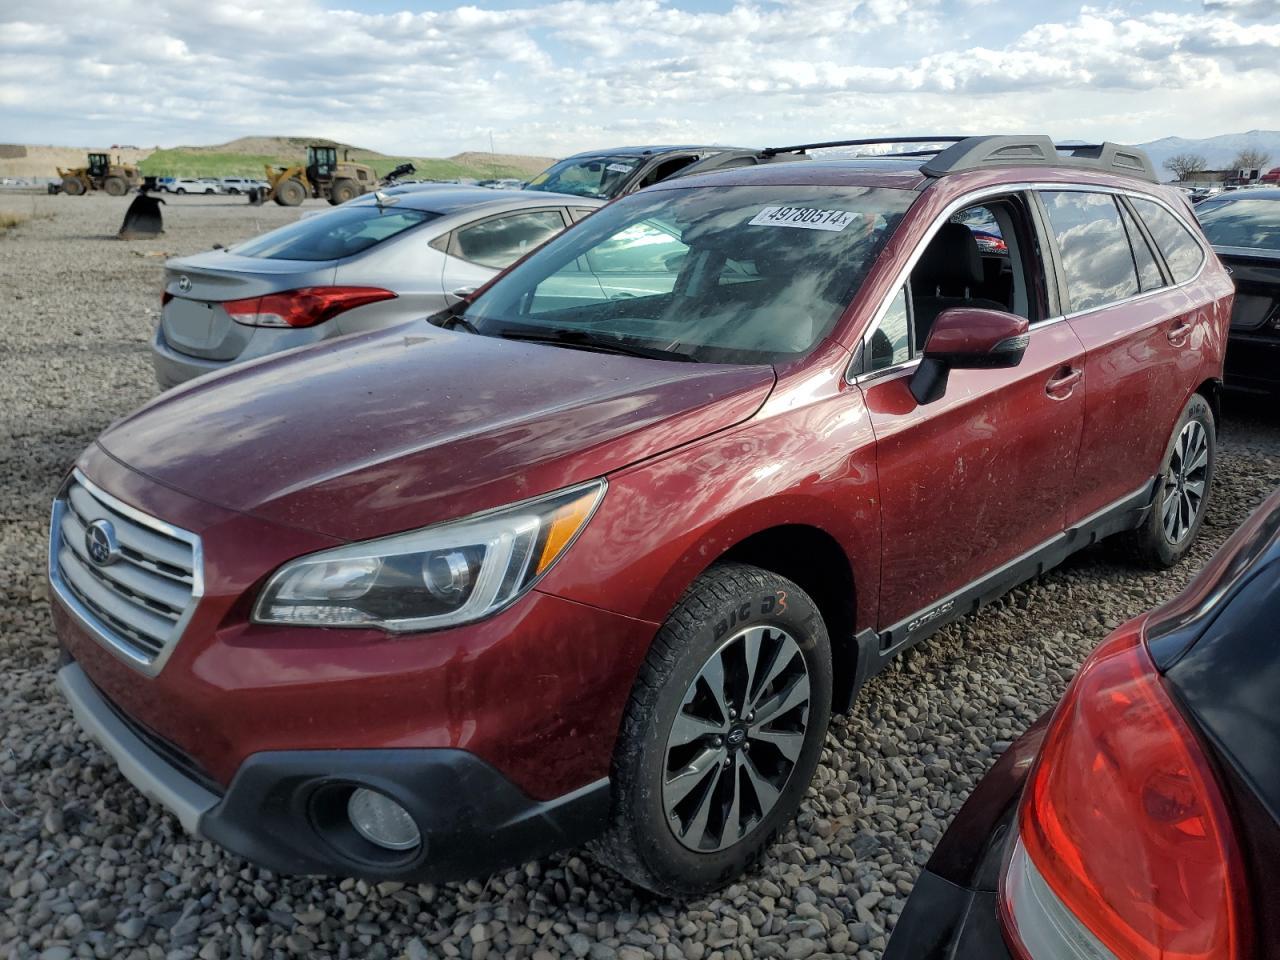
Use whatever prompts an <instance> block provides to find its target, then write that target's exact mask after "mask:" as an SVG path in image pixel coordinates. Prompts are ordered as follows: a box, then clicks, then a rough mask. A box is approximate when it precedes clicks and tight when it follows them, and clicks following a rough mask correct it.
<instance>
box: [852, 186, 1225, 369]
mask: <svg viewBox="0 0 1280 960" xmlns="http://www.w3.org/2000/svg"><path fill="white" fill-rule="evenodd" d="M1027 191H1037V192H1038V191H1051V192H1058V193H1107V194H1111V195H1112V196H1121V197H1137V198H1139V199H1141V200H1150V201H1151V202H1153V203H1155V204H1157V205H1159V206H1161V207H1164V209H1165V210H1166V211H1168V212H1169V213H1170V214H1172V215H1173V217H1174V219H1175V220H1177V221H1178V222H1179V223H1180V224H1182V226H1183V227H1185V228H1186V230H1187V232H1188V233H1190V234H1191V238H1192V239H1193V240H1195V242H1196V245H1197V246H1199V247H1200V254H1201V257H1200V268H1199V269H1198V270H1197V271H1196V272H1195V274H1194V275H1193V276H1192V277H1190V278H1189V279H1187V280H1183V281H1182V282H1181V283H1173V284H1169V285H1168V286H1164V287H1157V288H1156V289H1155V290H1145V291H1141V292H1139V293H1137V294H1135V295H1134V296H1132V297H1125V298H1124V299H1123V300H1113V301H1112V302H1111V303H1107V304H1104V305H1103V306H1100V307H1090V308H1089V309H1088V310H1076V311H1073V312H1071V313H1063V314H1059V315H1058V316H1056V317H1046V318H1045V319H1044V320H1041V321H1039V322H1038V323H1034V324H1032V325H1031V331H1030V332H1031V334H1032V335H1033V336H1034V335H1035V332H1036V331H1037V330H1043V329H1045V328H1046V327H1049V326H1052V325H1053V324H1055V323H1060V322H1062V321H1063V320H1074V319H1075V318H1076V317H1083V316H1085V315H1086V314H1090V313H1096V312H1098V311H1099V310H1109V309H1110V308H1111V307H1116V306H1121V305H1123V304H1126V303H1133V302H1135V301H1138V300H1143V299H1146V298H1147V297H1153V296H1155V295H1156V294H1160V293H1167V292H1168V291H1170V290H1178V289H1181V288H1182V287H1186V286H1189V285H1191V284H1193V283H1195V282H1196V281H1197V280H1199V279H1200V276H1201V274H1203V273H1204V271H1205V268H1206V267H1207V266H1208V264H1209V251H1208V250H1207V249H1206V247H1205V244H1204V241H1203V239H1202V237H1201V236H1200V234H1199V233H1198V232H1197V231H1196V229H1195V228H1194V227H1192V226H1189V225H1188V224H1187V221H1186V218H1185V217H1183V216H1182V215H1181V214H1180V213H1179V212H1178V211H1177V210H1175V209H1174V208H1173V206H1171V205H1170V204H1169V202H1168V201H1166V200H1165V199H1164V198H1163V197H1157V196H1155V195H1154V194H1150V193H1144V192H1142V191H1141V190H1137V189H1133V188H1130V187H1112V186H1106V185H1103V184H1096V183H1042V182H1023V183H1004V184H1000V185H998V186H991V187H981V188H979V189H977V190H972V191H970V192H969V193H966V194H962V195H961V196H959V197H957V198H956V199H955V200H952V201H951V202H950V203H949V204H947V205H946V207H944V208H943V210H942V213H940V214H939V215H938V218H937V219H936V220H934V222H933V223H931V224H930V225H929V228H928V230H926V231H925V234H924V236H923V237H922V238H921V240H920V242H919V243H917V244H916V247H915V249H914V250H913V251H912V252H911V256H910V257H909V258H908V259H907V262H906V263H905V264H904V265H903V266H902V268H901V269H900V270H899V271H898V272H897V274H895V276H894V280H893V283H892V284H891V285H890V287H889V292H888V294H886V295H885V298H884V299H883V300H882V301H881V302H880V305H879V306H878V307H877V308H876V312H875V313H874V314H873V315H872V318H871V322H870V323H869V324H867V328H866V329H865V330H864V331H863V333H862V336H861V338H859V341H858V345H857V346H855V347H854V349H855V350H856V349H857V348H858V346H864V345H865V344H866V341H867V338H868V337H870V336H871V335H872V334H873V333H875V332H876V331H877V330H879V329H880V324H881V322H882V321H883V320H884V317H885V314H887V313H888V312H889V307H890V306H891V305H892V304H893V299H894V297H896V296H897V295H898V291H899V290H900V289H901V288H902V286H903V284H905V283H906V282H907V280H908V278H909V277H910V276H911V271H912V270H914V269H915V267H916V264H917V263H918V262H919V261H920V258H921V257H922V256H924V251H925V248H926V247H928V246H929V243H930V242H931V241H932V240H933V238H934V236H935V235H936V234H937V233H938V231H939V230H941V229H942V225H943V224H944V223H947V222H948V221H949V220H950V219H951V217H952V215H953V214H955V213H958V212H959V211H960V210H963V209H964V208H965V207H968V206H972V205H973V204H974V203H977V202H978V201H980V200H986V199H989V198H990V197H998V196H1004V195H1005V194H1010V193H1025V192H1027ZM1159 253H1160V259H1161V260H1162V261H1163V259H1164V252H1163V251H1159ZM864 354H865V351H864ZM919 362H920V357H919V356H916V357H912V358H911V359H910V360H905V361H903V362H902V363H897V364H894V365H893V366H891V367H883V368H881V369H879V370H869V371H867V372H865V373H860V374H857V375H855V376H853V377H850V376H848V375H847V374H846V375H845V382H846V383H848V384H850V385H856V384H861V383H865V382H867V381H868V380H872V379H875V380H879V379H881V378H883V377H884V375H885V374H888V373H896V372H899V371H903V370H906V369H908V368H909V367H914V366H916V365H917V364H918V363H919Z"/></svg>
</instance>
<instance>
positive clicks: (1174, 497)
mask: <svg viewBox="0 0 1280 960" xmlns="http://www.w3.org/2000/svg"><path fill="white" fill-rule="evenodd" d="M1216 460H1217V433H1216V431H1215V429H1214V422H1213V411H1212V410H1211V409H1210V408H1209V403H1208V401H1207V400H1205V398H1204V397H1202V396H1200V395H1199V394H1196V395H1195V396H1193V397H1192V398H1191V399H1190V400H1189V401H1188V402H1187V405H1186V407H1185V408H1184V409H1183V411H1182V416H1181V417H1179V418H1178V425H1177V426H1176V427H1174V429H1173V436H1172V437H1171V438H1170V440H1169V446H1168V449H1167V450H1166V451H1165V456H1164V464H1163V466H1162V467H1161V470H1160V477H1159V479H1158V481H1157V484H1156V495H1155V501H1154V502H1153V504H1152V507H1151V513H1150V514H1149V515H1148V516H1147V519H1146V521H1145V522H1144V523H1143V525H1142V526H1141V527H1139V528H1138V529H1137V530H1134V531H1132V532H1131V533H1130V534H1128V542H1129V546H1130V548H1131V550H1132V551H1133V552H1134V554H1135V555H1136V556H1137V558H1138V559H1139V560H1141V561H1142V562H1144V563H1147V564H1150V565H1152V566H1156V567H1171V566H1173V565H1174V564H1175V563H1177V562H1178V561H1179V560H1181V559H1182V558H1183V557H1184V556H1186V553H1187V551H1188V550H1190V549H1191V545H1192V544H1193V543H1195V542H1196V537H1198V536H1199V535H1200V525H1201V524H1202V523H1203V522H1204V514H1205V510H1206V509H1207V507H1208V505H1209V494H1210V492H1211V490H1212V486H1213V470H1214V466H1215V464H1216Z"/></svg>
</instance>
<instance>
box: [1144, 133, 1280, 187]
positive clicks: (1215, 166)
mask: <svg viewBox="0 0 1280 960" xmlns="http://www.w3.org/2000/svg"><path fill="white" fill-rule="evenodd" d="M1138 146H1140V147H1142V149H1144V150H1146V151H1147V156H1149V157H1150V158H1151V162H1152V163H1154V164H1155V166H1156V171H1157V172H1158V173H1159V174H1160V175H1161V176H1162V177H1171V176H1172V174H1170V173H1169V171H1168V170H1165V169H1164V162H1165V161H1166V160H1168V159H1169V158H1170V157H1172V156H1174V155H1175V154H1178V153H1195V154H1199V155H1200V156H1202V157H1204V158H1205V160H1206V161H1208V163H1209V169H1210V170H1222V169H1225V168H1226V166H1227V164H1229V163H1230V162H1231V161H1232V160H1233V159H1235V156H1236V154H1238V153H1239V152H1240V151H1241V150H1246V149H1247V150H1261V151H1262V152H1263V153H1269V154H1271V163H1270V166H1272V167H1276V166H1280V130H1250V131H1249V132H1248V133H1224V134H1222V135H1221V136H1218V137H1205V138H1204V139H1203V140H1188V139H1187V138H1186V137H1164V138H1162V139H1160V140H1152V141H1151V142H1150V143H1140V144H1138Z"/></svg>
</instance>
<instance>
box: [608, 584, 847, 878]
mask: <svg viewBox="0 0 1280 960" xmlns="http://www.w3.org/2000/svg"><path fill="white" fill-rule="evenodd" d="M830 717H831V649H830V643H829V641H828V638H827V631H826V626H825V625H824V624H823V621H822V617H821V615H820V614H819V612H818V609H817V607H816V606H815V605H814V603H813V601H812V600H810V599H809V597H808V596H807V595H806V594H805V592H804V591H803V590H801V589H800V588H799V587H798V586H796V585H795V584H794V583H792V582H791V581H789V580H787V579H785V578H783V577H780V576H778V575H777V574H774V573H770V572H769V571H767V570H761V569H759V568H757V567H751V566H747V565H744V564H736V563H732V564H729V563H726V564H719V565H717V566H715V567H713V568H711V569H710V570H709V571H707V573H705V574H703V575H702V576H701V577H699V578H698V580H697V581H695V582H694V584H693V586H691V587H690V588H689V591H688V592H687V593H686V594H685V596H684V598H683V599H682V600H681V601H680V604H679V605H678V606H677V607H676V609H675V611H674V612H673V613H672V614H671V616H670V617H669V618H668V620H667V622H666V623H665V624H664V625H663V627H662V629H661V630H660V631H659V632H658V635H657V637H656V638H655V639H654V642H653V646H652V647H651V648H650V650H649V654H648V656H647V657H646V659H645V662H644V665H643V666H642V667H641V670H640V674H639V676H638V677H637V679H636V683H635V686H634V688H633V689H632V693H631V700H630V702H629V703H628V705H627V709H626V713H625V714H624V717H623V721H622V727H621V731H620V734H619V738H618V744H617V746H616V748H615V751H614V761H613V776H612V781H613V797H612V810H611V813H610V824H609V827H608V830H607V831H606V833H605V834H604V836H603V837H602V838H601V839H599V840H597V841H596V842H595V843H594V844H593V845H592V852H593V853H594V854H595V856H596V857H597V858H598V859H599V860H600V861H601V862H602V863H604V864H605V865H606V866H609V867H611V868H613V869H614V870H616V871H617V872H619V873H621V874H622V875H623V876H625V877H626V878H627V879H629V880H631V881H632V882H633V883H635V884H637V885H639V886H641V887H645V888H647V889H649V890H653V891H655V892H658V893H663V894H676V895H690V896H691V895H697V894H702V893H706V892H708V891H711V890H715V889H718V888H719V887H722V886H723V885H724V884H726V883H728V882H729V881H730V880H732V879H733V878H734V877H735V876H737V875H738V874H740V873H741V872H742V871H743V870H745V869H746V868H747V867H748V866H750V865H751V864H752V863H754V862H755V860H756V859H757V858H758V857H759V855H760V853H761V852H762V851H763V850H764V848H765V846H766V845H767V844H768V843H769V842H770V840H771V839H772V838H773V836H774V835H775V834H776V833H777V831H778V830H779V829H780V828H781V827H782V826H784V825H785V824H786V823H787V822H789V821H790V820H791V819H792V817H794V816H795V813H796V810H797V809H798V807H799V805H800V801H801V799H802V798H803V797H804V793H805V790H806V789H807V788H808V785H809V781H810V780H811V779H812V777H813V772H814V770H815V769H816V768H817V765H818V758H819V755H820V754H821V751H822V743H823V739H824V738H825V736H826V732H827V723H828V721H829V720H830Z"/></svg>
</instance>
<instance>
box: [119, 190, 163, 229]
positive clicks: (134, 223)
mask: <svg viewBox="0 0 1280 960" xmlns="http://www.w3.org/2000/svg"><path fill="white" fill-rule="evenodd" d="M162 203H164V201H163V200H161V199H160V198H159V197H151V196H148V195H147V194H145V193H140V194H138V195H137V196H136V197H134V198H133V203H131V204H129V209H128V210H126V211H125V214H124V223H122V224H121V225H120V232H119V233H118V234H116V236H118V237H119V238H120V239H121V240H144V239H146V238H147V237H156V236H159V235H160V234H162V233H164V221H163V220H162V219H161V217H160V204H162Z"/></svg>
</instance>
